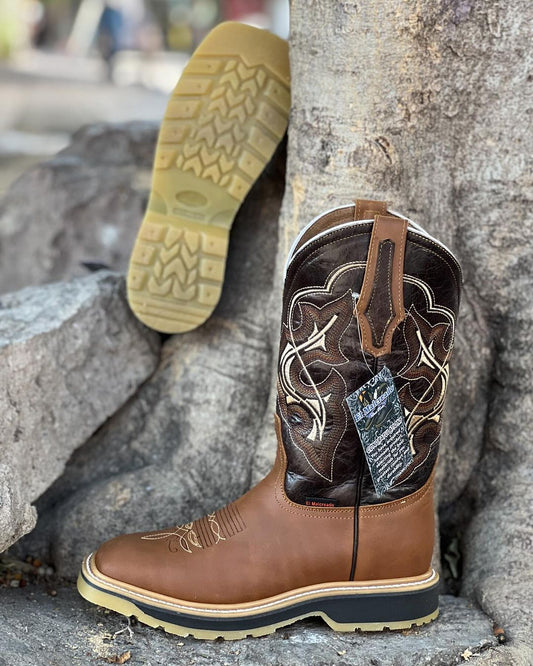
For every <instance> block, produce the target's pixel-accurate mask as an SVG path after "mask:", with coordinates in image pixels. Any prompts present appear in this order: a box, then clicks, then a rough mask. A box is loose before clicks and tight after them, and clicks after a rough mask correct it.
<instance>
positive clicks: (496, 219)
mask: <svg viewBox="0 0 533 666" xmlns="http://www.w3.org/2000/svg"><path fill="white" fill-rule="evenodd" d="M530 26H531V10H530V5H529V3H528V2H527V1H526V0H512V1H511V2H508V3H499V2H496V1H491V2H481V1H480V0H478V1H477V2H476V1H475V0H446V1H443V2H437V0H428V1H426V2H421V1H420V0H407V1H405V0H390V1H389V2H377V1H375V0H368V1H367V2H328V1H327V0H314V1H313V2H305V1H304V0H293V1H292V4H291V38H290V41H291V78H292V112H291V121H290V127H289V144H288V164H287V179H286V190H285V197H284V202H283V207H282V217H281V222H280V235H279V248H278V255H277V266H276V273H275V274H276V276H277V279H278V282H277V290H276V294H275V297H274V301H275V305H274V306H273V307H272V309H271V310H272V313H273V314H272V321H273V324H272V325H273V327H274V328H273V330H275V331H276V332H277V330H278V327H279V323H278V320H279V293H280V289H281V279H282V277H281V276H282V274H283V263H284V261H285V257H286V255H287V252H288V249H289V247H290V244H291V242H292V240H293V238H294V236H295V235H296V233H297V232H298V230H299V229H300V228H301V227H302V226H303V225H304V224H306V223H307V222H308V221H309V220H310V219H312V218H313V217H314V216H315V215H317V214H319V213H321V212H322V211H324V210H325V209H327V208H330V207H334V206H337V205H342V204H345V203H349V202H351V201H353V200H354V199H355V198H356V197H362V198H375V199H382V200H386V201H388V202H389V204H390V205H391V206H392V207H393V208H394V209H396V210H398V211H401V212H402V213H403V214H406V215H408V216H410V217H412V218H413V219H415V220H416V221H418V222H419V223H421V224H422V225H423V226H425V227H426V229H427V230H428V231H429V232H430V233H432V234H433V235H435V236H436V237H437V238H439V239H440V240H442V241H443V242H444V243H445V244H446V245H448V246H449V247H451V248H452V250H453V251H454V252H455V253H456V254H457V255H458V257H459V259H460V260H461V262H462V266H463V270H464V278H465V283H464V291H463V302H462V306H461V315H460V321H459V324H458V334H457V342H456V351H455V358H454V359H453V361H452V371H451V379H450V389H449V393H448V402H447V414H446V427H445V432H444V436H443V441H442V448H441V458H440V475H439V478H440V479H441V480H442V479H445V482H444V483H442V484H441V486H440V507H441V517H442V521H443V524H442V528H443V529H444V530H445V531H447V532H449V533H455V532H459V531H460V532H462V533H463V535H464V539H463V554H464V579H463V591H464V593H465V594H468V595H469V596H470V597H471V598H473V599H476V600H477V601H478V602H479V603H480V604H481V606H482V608H483V609H484V610H485V612H486V613H487V614H489V615H490V616H491V617H492V618H493V619H494V621H495V622H497V623H498V624H501V625H502V626H504V628H505V629H506V630H507V631H508V636H509V638H510V641H511V642H510V646H507V647H506V648H505V650H504V649H503V648H502V649H501V652H499V653H498V657H497V658H498V659H499V660H500V661H501V663H507V660H508V659H515V662H514V663H522V660H525V661H524V663H526V661H527V660H528V659H533V656H532V653H531V652H530V650H531V648H530V647H528V645H529V643H527V641H528V637H527V626H528V617H530V616H528V613H529V611H528V610H526V609H528V608H531V607H532V604H531V603H528V595H530V593H531V589H532V585H533V570H532V567H531V560H532V558H531V539H532V531H533V524H532V520H531V515H532V512H531V501H532V491H531V476H532V453H531V450H532V449H531V446H530V443H531V435H530V433H531V432H532V430H533V420H532V413H533V409H532V394H531V388H530V372H531V365H532V364H531V358H532V353H531V349H532V347H533V326H532V324H533V321H532V320H533V307H532V300H533V299H532V296H531V294H532V292H531V290H529V289H527V287H529V286H530V285H531V271H530V263H531V246H532V245H531V244H532V240H533V239H532V236H533V234H532V225H531V217H530V198H531V179H530V176H531V160H530V157H531V154H532V152H533V151H532V149H533V140H532V133H531V131H530V130H531V125H530V124H528V123H529V118H530V114H531V108H532V103H531V102H532V100H531V95H530V93H529V90H528V84H529V83H530V80H531V75H530V74H529V72H530V70H531V51H530V50H529V51H528V49H527V48H526V45H527V44H528V43H530V42H531V29H530ZM273 337H275V336H273ZM267 450H269V449H268V445H267V444H265V443H264V442H263V444H262V445H261V446H260V449H259V452H258V458H257V460H258V463H257V466H258V468H261V469H262V468H263V467H264V466H265V464H266V463H265V462H264V460H263V459H264V458H265V457H268V456H266V454H265V451H267ZM528 503H529V508H527V506H528ZM509 574H511V575H510V576H509ZM511 651H513V652H512V654H513V655H514V656H511ZM493 657H494V658H496V656H495V655H493ZM491 658H492V657H491Z"/></svg>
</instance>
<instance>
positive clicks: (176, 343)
mask: <svg viewBox="0 0 533 666" xmlns="http://www.w3.org/2000/svg"><path fill="white" fill-rule="evenodd" d="M283 164H284V155H283V147H281V149H280V150H279V151H278V154H277V156H275V158H274V160H273V162H272V163H271V164H270V166H269V167H268V168H267V171H266V172H265V173H264V174H263V176H262V177H261V179H260V180H259V181H258V182H257V184H256V185H255V187H254V188H253V190H252V193H251V195H250V197H249V198H248V199H247V200H246V202H245V204H244V206H243V208H242V209H241V211H240V212H239V215H238V217H237V219H236V222H235V225H234V227H233V230H232V233H231V241H230V254H229V259H228V266H227V272H226V280H225V283H224V289H223V294H222V298H221V301H220V303H219V305H218V307H217V308H216V311H215V312H214V314H213V316H212V317H211V318H210V319H209V320H208V321H207V322H206V323H205V324H204V325H203V326H201V327H200V328H199V329H197V330H195V331H192V332H191V333H188V334H185V335H176V336H174V337H171V338H169V339H168V340H167V341H166V343H165V344H164V346H163V350H162V358H161V363H160V365H159V367H158V369H157V370H156V372H155V373H154V375H153V377H151V378H150V380H148V381H147V382H146V383H145V384H144V385H143V386H142V387H141V388H140V389H139V391H138V392H137V394H136V395H135V396H134V398H133V399H132V400H130V401H129V402H128V404H126V405H125V406H124V407H123V408H122V409H121V410H120V411H119V412H118V413H117V414H116V415H115V416H114V417H113V418H112V419H110V421H109V422H108V423H107V424H106V425H105V426H104V427H103V428H102V429H101V430H99V431H98V432H97V433H96V434H95V435H94V437H92V438H91V439H90V440H89V441H88V442H87V444H86V445H84V446H83V447H81V448H80V449H79V450H78V451H76V453H75V454H74V455H73V457H72V459H71V461H69V464H68V465H67V469H66V471H65V473H64V475H63V476H62V477H61V479H59V480H58V481H57V482H56V483H55V484H54V486H53V487H52V488H51V489H50V490H49V491H48V492H47V493H46V494H45V495H44V496H43V497H42V498H41V499H40V500H39V502H38V510H39V514H40V515H41V518H40V520H39V523H38V525H37V529H36V531H35V532H34V533H32V534H31V535H29V536H28V538H27V539H24V540H23V542H21V543H20V544H19V545H18V546H17V550H16V552H17V553H19V555H22V556H25V555H26V553H29V552H31V553H34V554H37V553H39V554H40V555H41V556H42V557H44V558H45V559H47V560H48V561H50V562H52V563H53V564H54V566H55V567H56V569H57V571H58V573H59V574H60V575H61V576H65V577H68V578H71V579H72V578H74V577H75V576H76V575H77V573H78V569H79V565H80V563H81V561H82V558H83V556H84V555H85V554H86V553H87V552H89V551H91V550H93V549H94V548H96V547H97V546H98V545H99V544H100V543H101V542H102V541H104V540H106V539H108V538H110V537H112V536H114V535H116V534H120V533H122V532H126V531H130V532H132V531H136V530H144V529H146V530H149V529H153V528H155V527H156V526H157V527H162V526H163V525H167V526H168V525H175V524H178V523H180V522H181V521H185V522H186V521H188V520H189V519H192V518H196V517H199V516H201V515H203V514H205V513H206V512H209V511H213V510H214V509H216V508H219V507H220V506H222V505H224V504H225V503H226V502H228V501H230V500H233V499H235V498H236V497H238V496H239V495H241V494H242V493H243V492H245V491H246V490H247V489H248V488H249V485H250V477H251V468H252V461H253V456H254V451H255V446H256V443H257V441H258V439H259V436H260V434H261V423H262V420H263V416H264V414H265V412H266V410H268V408H269V407H268V403H267V399H268V392H269V387H270V372H271V364H272V352H271V349H272V345H271V340H270V336H269V332H268V328H267V326H266V325H265V322H266V317H267V305H268V297H269V294H270V292H271V284H272V279H273V270H272V266H273V263H274V257H275V253H276V247H277V218H278V212H279V207H280V202H281V195H282V190H283V172H282V166H283ZM267 421H268V427H269V428H270V429H271V431H272V433H273V432H274V427H273V414H272V413H269V415H268V419H267Z"/></svg>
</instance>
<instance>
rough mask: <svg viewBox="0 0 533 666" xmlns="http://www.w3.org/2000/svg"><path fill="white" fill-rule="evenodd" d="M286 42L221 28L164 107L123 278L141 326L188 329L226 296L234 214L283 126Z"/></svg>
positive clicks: (245, 29) (243, 28)
mask: <svg viewBox="0 0 533 666" xmlns="http://www.w3.org/2000/svg"><path fill="white" fill-rule="evenodd" d="M289 106H290V93H289V57H288V44H287V42H286V41H284V40H282V39H280V38H279V37H276V36H275V35H273V34H271V33H269V32H267V31H265V30H259V29H257V28H252V27H250V26H247V25H243V24H240V23H222V24H220V25H218V26H217V27H216V28H215V29H214V30H212V31H211V32H210V33H209V35H208V36H207V37H206V38H205V39H204V40H203V42H202V43H201V44H200V46H199V47H198V48H197V49H196V51H195V53H194V54H193V56H192V58H191V59H190V61H189V63H188V64H187V66H186V67H185V69H184V71H183V74H182V76H181V78H180V79H179V81H178V83H177V85H176V88H175V89H174V92H173V93H172V97H171V98H170V101H169V103H168V106H167V110H166V114H165V117H164V119H163V122H162V125H161V129H160V132H159V139H158V143H157V148H156V152H155V159H154V171H153V176H152V189H151V193H150V198H149V201H148V206H147V210H146V214H145V217H144V220H143V222H142V225H141V228H140V230H139V233H138V236H137V240H136V242H135V246H134V248H133V252H132V255H131V260H130V266H129V272H128V279H127V285H128V300H129V303H130V306H131V309H132V310H133V312H134V313H135V315H136V316H137V317H138V319H140V320H141V321H142V322H144V323H145V324H146V325H147V326H150V327H151V328H154V329H156V330H158V331H162V332H165V333H181V332H184V331H190V330H192V329H194V328H196V327H197V326H199V325H200V324H202V323H203V322H204V321H205V320H206V319H207V318H208V317H209V316H210V315H211V313H212V312H213V310H214V308H215V306H216V304H217V303H218V300H219V297H220V293H221V291H222V282H223V279H224V271H225V265H226V255H227V249H228V239H229V233H230V229H231V225H232V223H233V220H234V218H235V215H236V213H237V211H238V209H239V207H240V205H241V203H242V201H243V200H244V198H245V196H246V195H247V193H248V191H249V190H250V188H251V186H252V185H253V183H254V182H255V180H256V179H257V178H258V176H259V174H260V173H261V172H262V171H263V168H264V167H265V165H266V164H267V162H268V161H269V160H270V158H271V157H272V155H273V154H274V151H275V149H276V147H277V145H278V144H279V143H280V141H281V139H282V138H283V135H284V134H285V130H286V128H287V122H288V113H289Z"/></svg>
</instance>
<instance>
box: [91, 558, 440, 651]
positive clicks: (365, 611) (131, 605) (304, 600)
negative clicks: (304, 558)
mask: <svg viewBox="0 0 533 666" xmlns="http://www.w3.org/2000/svg"><path fill="white" fill-rule="evenodd" d="M438 587H439V577H438V574H437V573H435V571H433V570H432V571H429V572H428V573H427V574H425V575H424V576H417V577H414V578H402V579H395V580H390V581H379V582H377V581H370V582H361V581H358V582H340V583H326V584H322V585H311V586H309V587H303V588H299V589H296V590H291V591H290V592H286V593H284V594H280V595H277V596H275V597H270V598H268V599H261V600H259V601H255V602H250V603H243V604H231V605H230V604H228V605H218V606H216V605H214V604H200V603H193V602H187V601H183V600H180V599H172V598H171V597H165V596H163V595H159V594H156V593H153V592H149V591H147V590H143V589H141V588H136V587H133V586H131V585H127V584H126V583H121V582H120V581H117V580H114V579H112V578H109V577H107V576H104V575H103V574H102V573H100V572H99V571H98V570H97V568H96V566H95V564H94V558H93V556H89V557H88V558H87V559H86V560H85V562H84V563H83V567H82V570H81V572H80V575H79V577H78V591H79V592H80V594H81V596H82V597H84V598H85V599H87V601H90V602H91V603H93V604H97V605H98V606H103V607H104V608H109V609H110V610H114V611H116V612H117V613H120V614H121V615H126V616H128V617H130V616H135V617H136V618H137V619H138V620H139V622H142V623H143V624H147V625H149V626H150V627H154V628H157V627H162V628H163V629H164V630H165V631H166V632H168V633H170V634H176V635H177V636H183V637H185V636H194V638H201V639H208V640H213V639H216V638H224V639H226V640H235V639H240V638H246V637H247V636H254V637H257V636H266V635H267V634H272V633H273V632H274V631H276V629H279V628H280V627H285V626H287V625H289V624H292V623H293V622H296V621H298V620H302V619H303V618H306V617H313V616H316V617H321V618H322V619H323V620H324V621H325V622H326V623H327V624H328V625H329V626H330V627H331V628H332V629H334V630H335V631H343V632H347V631H355V630H361V631H383V630H384V629H392V630H394V629H409V628H410V627H412V626H421V625H423V624H427V623H428V622H431V621H432V620H434V619H436V617H437V616H438V614H439V609H438V605H439V597H438Z"/></svg>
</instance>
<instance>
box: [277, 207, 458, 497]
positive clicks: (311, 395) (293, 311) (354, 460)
mask: <svg viewBox="0 0 533 666" xmlns="http://www.w3.org/2000/svg"><path fill="white" fill-rule="evenodd" d="M368 203H370V204H371V203H372V202H367V208H369V206H368ZM382 212H383V209H382V208H381V209H380V210H378V213H382ZM356 216H357V215H356V207H351V208H349V207H348V208H344V209H340V211H339V210H337V211H335V212H334V213H333V214H332V213H330V214H329V215H328V216H324V218H319V219H318V220H316V221H315V223H314V224H313V225H312V226H311V228H310V229H308V230H307V231H306V232H305V234H304V236H303V238H302V239H300V242H299V243H298V244H297V245H296V248H295V250H294V251H293V254H292V257H291V258H290V261H289V265H288V269H287V274H286V279H285V288H284V298H283V314H282V325H281V337H280V353H279V364H278V406H277V412H278V415H279V417H280V419H281V423H282V437H283V444H284V447H285V450H286V455H287V472H286V476H285V489H286V492H287V495H288V497H289V498H290V499H291V500H293V501H294V502H298V503H300V504H305V503H306V501H308V499H309V498H329V499H331V500H332V501H333V502H334V503H335V504H336V505H338V506H354V505H357V504H358V501H359V503H360V504H362V505H365V504H375V503H380V502H386V501H390V500H393V499H397V498H402V497H405V496H406V495H409V494H411V493H413V492H415V491H417V490H418V489H419V488H421V487H422V486H423V485H424V483H425V482H426V481H427V480H428V478H429V476H430V474H431V471H432V469H433V467H434V464H435V460H436V457H437V453H438V443H439V435H440V429H441V413H442V408H443V405H444V398H445V394H446V388H447V383H448V372H449V360H450V354H451V351H452V347H453V341H454V330H455V321H456V317H457V311H458V307H459V295H460V284H461V273H460V268H459V266H458V264H457V262H456V260H455V259H454V257H453V256H452V255H451V254H450V253H449V252H448V251H447V250H446V249H445V248H444V247H443V246H441V245H440V244H439V243H437V242H435V241H434V240H432V239H431V238H428V237H426V236H425V235H423V234H421V233H418V232H416V231H414V230H412V229H409V230H407V233H406V235H404V236H405V237H404V239H403V243H404V245H403V246H402V247H401V248H400V247H398V245H397V244H398V243H399V242H400V241H399V240H398V239H399V238H401V235H400V234H397V235H396V236H395V234H393V233H391V234H389V235H390V237H391V239H392V240H389V239H388V237H387V234H386V233H383V234H381V235H382V238H380V239H379V240H380V242H382V243H385V244H387V243H388V244H389V246H388V247H387V249H386V250H384V251H383V253H382V256H381V258H380V261H381V267H380V264H379V263H376V262H374V266H373V274H372V276H371V288H370V290H367V291H368V293H369V294H370V296H369V297H368V298H367V299H366V303H365V307H366V313H365V314H366V315H367V317H368V320H369V321H370V324H371V327H372V328H373V329H374V332H376V331H377V333H376V336H375V337H373V338H372V344H371V346H370V348H372V347H374V348H375V345H376V343H379V341H380V335H381V334H380V331H382V332H386V331H388V332H389V333H390V343H389V346H390V351H389V350H388V349H387V350H386V352H387V353H383V352H381V351H379V350H377V352H376V351H375V355H374V354H372V353H369V351H368V349H369V348H368V347H367V346H366V347H365V349H367V351H365V353H363V351H362V344H361V342H362V335H361V330H360V329H359V326H358V318H357V314H356V312H355V306H356V303H357V301H358V298H359V296H360V294H361V291H362V288H363V281H364V280H365V273H366V274H367V282H368V272H367V265H368V263H369V261H368V258H369V247H370V242H371V236H372V231H373V226H374V224H373V223H372V222H356V221H354V217H356ZM387 219H388V220H390V218H387ZM398 223H399V225H402V226H403V228H404V229H405V228H406V223H405V222H404V221H403V220H398ZM339 225H342V226H339ZM395 243H396V247H394V245H395ZM391 244H392V247H391ZM382 247H383V246H382ZM399 250H401V254H402V255H404V256H403V262H402V263H403V270H402V271H401V272H400V275H399V276H397V278H396V282H394V278H393V277H392V275H391V274H392V272H393V271H392V268H393V262H394V260H395V259H394V257H398V254H399ZM395 252H396V254H395ZM387 253H388V254H387ZM376 256H377V254H376ZM389 275H391V277H390V284H387V280H388V279H389ZM398 285H399V286H398ZM372 288H373V289H374V293H376V292H377V293H378V296H379V297H378V298H376V299H374V301H375V302H376V301H377V304H372V302H371V294H372ZM398 288H400V289H401V301H402V303H401V305H402V307H403V309H404V312H403V319H402V318H401V317H396V319H395V326H394V328H392V327H391V322H392V321H393V319H394V317H395V314H397V312H394V307H396V310H398V303H399V302H400V301H399V300H398V299H396V305H394V304H391V305H390V306H389V305H387V299H386V295H387V294H388V293H392V290H394V291H395V292H396V291H398ZM369 302H370V308H369V305H368V304H369ZM369 312H370V315H369V314H368V313H369ZM400 319H401V321H399V320H400ZM393 323H394V322H393ZM368 330H369V331H370V330H371V328H370V327H368ZM363 333H364V331H363ZM389 333H387V335H388V334H389ZM381 337H382V338H383V337H385V333H383V336H381ZM363 339H364V338H363ZM384 365H386V366H387V367H388V368H389V370H390V371H391V373H392V374H393V376H394V381H395V384H396V388H397V390H398V393H399V397H400V402H401V404H402V406H403V407H404V411H405V418H406V425H407V430H408V434H409V439H410V446H411V450H412V453H413V455H414V461H413V463H412V465H411V466H410V467H409V468H408V469H407V470H406V471H405V472H404V473H403V474H402V475H401V477H400V478H399V479H398V480H397V481H396V483H395V484H394V486H393V487H392V488H391V489H390V490H389V491H388V492H387V494H386V495H385V496H381V497H378V496H377V495H376V493H375V491H374V486H373V483H372V479H371V477H370V473H369V470H368V466H367V464H366V461H365V459H364V454H363V451H362V447H361V444H360V441H359V437H358V434H357V431H356V428H355V425H354V422H353V419H352V417H351V414H350V412H349V410H348V406H347V403H346V397H347V396H348V395H350V393H352V392H353V391H355V390H356V389H357V388H359V387H361V386H362V385H363V384H364V383H365V382H366V381H368V379H370V378H371V376H372V375H374V374H376V373H377V372H379V371H380V370H381V369H382V368H383V366H384Z"/></svg>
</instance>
